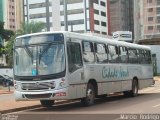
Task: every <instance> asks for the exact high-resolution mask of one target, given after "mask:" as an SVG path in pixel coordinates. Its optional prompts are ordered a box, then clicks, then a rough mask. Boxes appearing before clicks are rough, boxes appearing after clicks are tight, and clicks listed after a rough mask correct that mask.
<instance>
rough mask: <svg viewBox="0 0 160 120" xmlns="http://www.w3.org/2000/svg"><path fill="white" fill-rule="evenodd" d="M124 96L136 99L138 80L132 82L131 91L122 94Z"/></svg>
mask: <svg viewBox="0 0 160 120" xmlns="http://www.w3.org/2000/svg"><path fill="white" fill-rule="evenodd" d="M123 94H124V96H127V97H136V96H137V95H138V80H137V79H134V80H133V82H132V90H130V91H125V92H123Z"/></svg>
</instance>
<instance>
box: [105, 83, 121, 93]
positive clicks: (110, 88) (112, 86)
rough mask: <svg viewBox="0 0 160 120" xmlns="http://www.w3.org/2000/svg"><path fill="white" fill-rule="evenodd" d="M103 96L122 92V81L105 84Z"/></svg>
mask: <svg viewBox="0 0 160 120" xmlns="http://www.w3.org/2000/svg"><path fill="white" fill-rule="evenodd" d="M103 88H104V89H103V94H110V93H114V92H120V91H121V88H122V83H121V81H112V82H106V83H103Z"/></svg>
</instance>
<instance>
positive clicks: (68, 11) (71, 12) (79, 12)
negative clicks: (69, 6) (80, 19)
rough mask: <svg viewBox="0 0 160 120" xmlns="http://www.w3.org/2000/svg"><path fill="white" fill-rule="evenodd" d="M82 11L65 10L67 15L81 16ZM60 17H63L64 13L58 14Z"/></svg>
mask: <svg viewBox="0 0 160 120" xmlns="http://www.w3.org/2000/svg"><path fill="white" fill-rule="evenodd" d="M83 12H84V10H83V9H74V10H67V15H73V14H81V13H83ZM60 15H61V16H62V15H64V11H61V12H60Z"/></svg>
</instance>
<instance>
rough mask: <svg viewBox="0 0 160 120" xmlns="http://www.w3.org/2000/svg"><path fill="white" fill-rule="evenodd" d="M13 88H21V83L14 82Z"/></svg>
mask: <svg viewBox="0 0 160 120" xmlns="http://www.w3.org/2000/svg"><path fill="white" fill-rule="evenodd" d="M14 88H15V90H21V83H19V82H15V84H14Z"/></svg>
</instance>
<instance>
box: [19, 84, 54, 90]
mask: <svg viewBox="0 0 160 120" xmlns="http://www.w3.org/2000/svg"><path fill="white" fill-rule="evenodd" d="M54 88H55V83H54V82H36V83H22V90H49V89H54Z"/></svg>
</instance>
